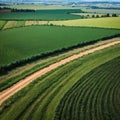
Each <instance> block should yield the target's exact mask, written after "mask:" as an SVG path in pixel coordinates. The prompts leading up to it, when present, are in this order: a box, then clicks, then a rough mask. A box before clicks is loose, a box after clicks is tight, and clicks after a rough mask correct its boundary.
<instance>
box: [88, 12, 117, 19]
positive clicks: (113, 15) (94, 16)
mask: <svg viewBox="0 0 120 120" xmlns="http://www.w3.org/2000/svg"><path fill="white" fill-rule="evenodd" d="M87 16H88V17H89V16H90V15H87ZM91 17H92V18H99V17H118V15H117V14H115V13H113V14H109V13H107V14H105V15H94V14H93V15H92V16H91Z"/></svg>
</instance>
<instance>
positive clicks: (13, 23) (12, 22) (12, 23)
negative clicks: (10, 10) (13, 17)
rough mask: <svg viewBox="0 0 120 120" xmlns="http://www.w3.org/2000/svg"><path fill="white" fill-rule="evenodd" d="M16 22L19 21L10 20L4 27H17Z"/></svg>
mask: <svg viewBox="0 0 120 120" xmlns="http://www.w3.org/2000/svg"><path fill="white" fill-rule="evenodd" d="M16 23H17V21H8V22H7V23H6V24H5V26H4V28H3V29H7V28H13V27H15V25H16Z"/></svg>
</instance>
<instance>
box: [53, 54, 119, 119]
mask: <svg viewBox="0 0 120 120" xmlns="http://www.w3.org/2000/svg"><path fill="white" fill-rule="evenodd" d="M113 66H114V67H113ZM119 88H120V56H119V57H117V58H114V59H112V60H110V61H108V62H106V63H104V64H102V65H100V66H98V67H97V68H95V69H93V70H91V71H90V72H89V73H87V74H86V75H84V76H83V77H82V78H81V79H80V80H79V81H78V82H77V83H76V84H75V85H74V86H73V87H72V88H71V89H70V90H69V91H68V92H67V93H66V94H65V95H64V97H63V98H62V100H61V101H60V103H59V105H58V107H57V109H56V115H55V119H54V120H63V119H67V120H73V119H74V120H79V119H80V120H86V119H88V120H91V119H95V120H106V119H112V120H119V119H120V101H119V99H120V96H119V94H120V91H119Z"/></svg>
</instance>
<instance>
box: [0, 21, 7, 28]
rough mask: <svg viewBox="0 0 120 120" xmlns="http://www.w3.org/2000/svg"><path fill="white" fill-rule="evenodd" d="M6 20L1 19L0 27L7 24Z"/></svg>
mask: <svg viewBox="0 0 120 120" xmlns="http://www.w3.org/2000/svg"><path fill="white" fill-rule="evenodd" d="M5 23H6V21H0V29H1V28H2V27H3V26H4V25H5Z"/></svg>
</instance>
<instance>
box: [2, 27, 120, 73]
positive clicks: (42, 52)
mask: <svg viewBox="0 0 120 120" xmlns="http://www.w3.org/2000/svg"><path fill="white" fill-rule="evenodd" d="M86 32H88V33H90V34H91V35H90V36H89V35H86ZM30 33H31V34H30ZM70 33H71V34H70ZM21 34H22V36H21ZM46 34H47V35H46ZM55 34H56V35H57V36H58V37H57V39H56V36H55ZM0 36H1V40H0V42H1V44H0V47H1V52H0V56H2V57H1V60H0V64H1V66H2V65H4V66H3V67H1V69H0V71H1V74H2V73H4V72H6V71H9V70H11V69H13V68H15V67H17V66H22V65H25V64H26V63H31V62H33V61H35V60H38V59H40V58H44V57H47V56H51V55H54V54H58V53H60V52H64V51H66V50H69V49H72V48H76V47H80V46H84V45H87V44H92V43H94V42H96V41H99V40H102V39H103V40H104V39H108V38H112V37H115V36H119V30H115V29H114V30H113V29H99V28H79V27H58V26H31V27H25V28H14V29H9V30H4V31H0ZM78 36H79V37H80V38H79V37H78ZM43 39H44V41H43ZM61 40H62V41H61ZM46 41H47V44H46ZM56 42H57V43H58V44H56ZM28 43H30V44H28ZM38 43H39V44H38ZM11 46H12V47H11Z"/></svg>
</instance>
